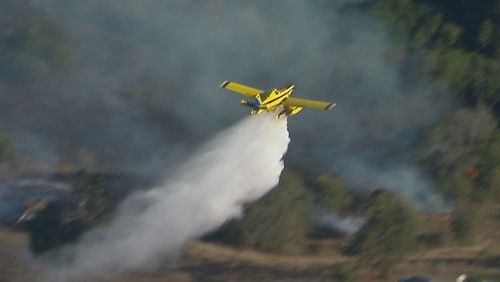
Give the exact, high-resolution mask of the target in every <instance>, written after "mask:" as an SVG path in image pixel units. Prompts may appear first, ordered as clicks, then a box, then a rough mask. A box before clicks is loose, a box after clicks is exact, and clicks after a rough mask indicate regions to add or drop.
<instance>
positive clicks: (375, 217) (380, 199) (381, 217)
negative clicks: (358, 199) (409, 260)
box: [349, 190, 422, 275]
mask: <svg viewBox="0 0 500 282" xmlns="http://www.w3.org/2000/svg"><path fill="white" fill-rule="evenodd" d="M367 207H368V209H367V210H368V213H369V218H368V221H367V223H366V224H365V225H364V226H363V228H361V230H360V231H358V233H357V234H356V236H355V238H354V239H353V241H352V242H351V244H350V247H349V250H350V251H351V252H352V253H353V254H356V255H358V258H359V262H360V263H361V264H364V265H368V266H371V267H373V268H375V269H379V270H381V272H382V274H384V275H385V274H387V273H388V272H389V271H390V269H391V268H392V267H393V266H394V265H396V264H397V263H399V262H400V261H401V260H402V259H403V258H404V257H405V256H407V255H408V254H409V253H410V252H411V251H412V250H414V249H415V248H416V246H417V238H418V235H419V233H420V230H421V225H422V224H421V220H420V218H419V217H418V216H417V215H416V213H415V212H414V211H413V210H412V209H410V208H409V207H408V206H407V205H406V204H405V203H404V202H402V201H401V200H397V199H395V198H394V197H393V196H392V195H391V194H390V193H388V192H387V191H384V190H382V191H380V190H379V191H376V192H374V194H372V196H371V197H370V199H369V200H368V205H367Z"/></svg>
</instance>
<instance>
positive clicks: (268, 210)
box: [233, 171, 312, 254]
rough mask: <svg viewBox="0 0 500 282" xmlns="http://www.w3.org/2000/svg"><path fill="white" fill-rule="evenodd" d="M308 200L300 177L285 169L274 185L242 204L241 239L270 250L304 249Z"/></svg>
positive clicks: (253, 245)
mask: <svg viewBox="0 0 500 282" xmlns="http://www.w3.org/2000/svg"><path fill="white" fill-rule="evenodd" d="M311 203H312V196H311V195H310V192H309V191H308V190H306V188H305V187H304V185H303V183H302V181H301V179H300V178H299V177H298V176H297V175H295V174H293V173H291V172H289V171H285V172H284V173H283V174H282V177H281V180H280V184H279V185H278V187H276V188H274V189H273V190H272V191H271V192H269V193H268V194H267V195H265V196H264V197H263V198H261V199H260V200H258V201H257V202H255V203H251V204H249V205H248V206H247V207H246V208H245V214H244V217H243V218H242V219H241V222H240V225H239V227H240V228H241V236H242V238H241V242H242V243H243V244H244V245H246V246H252V247H255V248H259V249H262V250H265V251H271V252H280V253H286V254H296V253H300V252H302V251H304V249H305V247H306V237H307V235H308V233H309V232H310V230H311V215H310V206H311ZM233 232H234V231H233Z"/></svg>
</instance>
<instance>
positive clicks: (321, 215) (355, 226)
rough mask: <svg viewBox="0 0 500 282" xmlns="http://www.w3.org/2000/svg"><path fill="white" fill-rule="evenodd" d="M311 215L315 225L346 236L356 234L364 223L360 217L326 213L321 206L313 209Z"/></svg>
mask: <svg viewBox="0 0 500 282" xmlns="http://www.w3.org/2000/svg"><path fill="white" fill-rule="evenodd" d="M313 215H314V219H315V221H316V224H318V225H319V226H321V227H326V228H328V229H332V230H335V231H338V232H341V233H346V234H352V233H356V232H358V230H359V229H360V228H361V227H363V225H364V224H365V222H366V219H364V218H362V217H359V216H352V215H351V216H349V215H348V216H341V215H338V214H334V213H331V212H328V211H327V210H326V209H325V208H323V207H321V206H314V207H313Z"/></svg>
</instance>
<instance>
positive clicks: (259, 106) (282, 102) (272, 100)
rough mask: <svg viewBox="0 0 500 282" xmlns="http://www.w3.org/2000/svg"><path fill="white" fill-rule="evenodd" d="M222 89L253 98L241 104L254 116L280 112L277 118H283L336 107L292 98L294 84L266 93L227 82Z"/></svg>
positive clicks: (223, 83)
mask: <svg viewBox="0 0 500 282" xmlns="http://www.w3.org/2000/svg"><path fill="white" fill-rule="evenodd" d="M220 87H221V88H224V89H227V90H230V91H233V92H236V93H239V94H241V95H243V96H246V97H249V98H253V100H250V99H245V100H241V102H240V104H241V105H243V106H247V107H250V108H252V112H251V113H252V115H258V114H261V113H263V112H264V111H266V112H277V111H278V110H280V113H279V114H278V116H277V117H278V118H281V117H283V116H294V115H297V114H298V113H300V112H301V111H302V109H303V108H309V109H314V110H330V109H332V108H333V107H335V106H336V104H333V103H327V102H322V101H314V100H307V99H298V98H292V97H290V96H292V92H293V90H294V89H295V85H293V84H292V85H289V86H286V87H283V88H280V89H276V88H274V89H272V90H270V91H264V90H260V89H256V88H252V87H249V86H246V85H243V84H239V83H236V82H231V81H227V80H226V81H224V82H222V83H221V85H220Z"/></svg>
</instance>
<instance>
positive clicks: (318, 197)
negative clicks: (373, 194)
mask: <svg viewBox="0 0 500 282" xmlns="http://www.w3.org/2000/svg"><path fill="white" fill-rule="evenodd" d="M312 189H313V191H314V194H315V201H316V202H318V203H320V204H321V205H322V206H323V207H325V208H327V209H328V210H330V211H333V212H341V211H342V210H343V209H345V208H346V207H348V206H349V205H351V203H352V200H353V199H352V196H351V195H350V194H348V193H347V191H346V188H345V184H344V182H343V181H342V180H341V179H339V178H335V177H331V176H328V175H320V176H318V177H317V178H316V180H315V181H314V183H313V185H312Z"/></svg>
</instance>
